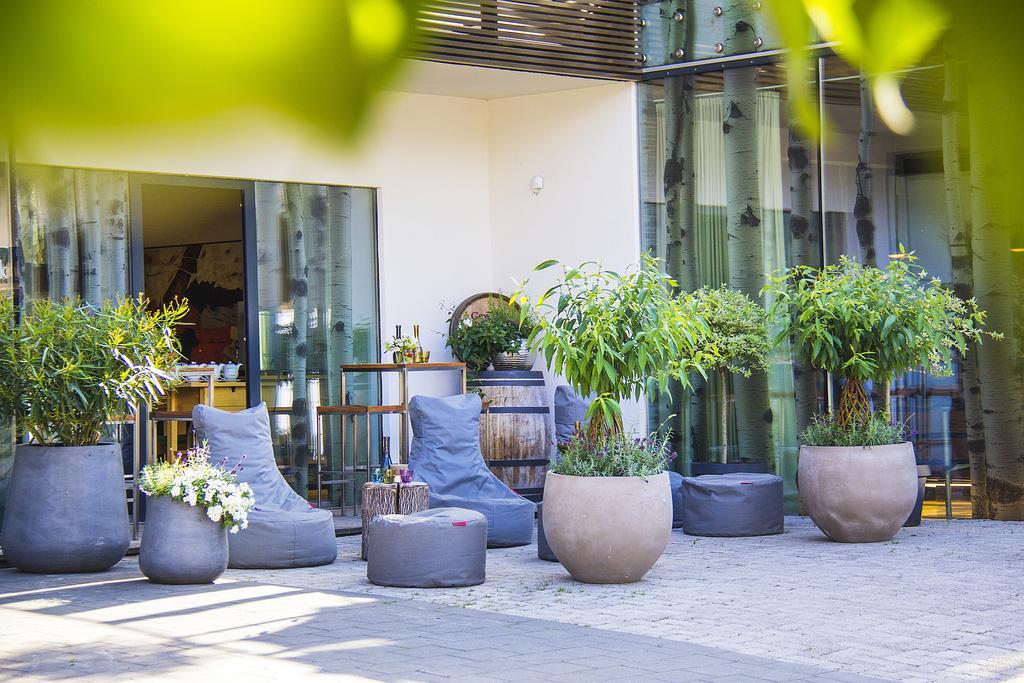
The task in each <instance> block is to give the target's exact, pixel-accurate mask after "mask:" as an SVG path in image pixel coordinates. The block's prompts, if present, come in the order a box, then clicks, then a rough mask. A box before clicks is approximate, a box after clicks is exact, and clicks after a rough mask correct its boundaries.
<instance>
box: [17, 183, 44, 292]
mask: <svg viewBox="0 0 1024 683" xmlns="http://www.w3.org/2000/svg"><path fill="white" fill-rule="evenodd" d="M15 181H16V187H17V200H18V206H17V210H16V211H15V223H16V225H15V228H16V230H15V235H16V236H17V239H18V244H19V247H20V249H21V265H22V267H21V274H20V277H21V286H22V288H23V289H24V292H25V296H24V300H23V304H24V305H25V306H26V310H27V309H28V308H30V307H31V305H32V301H33V300H35V299H37V298H39V297H41V296H45V292H44V290H43V282H42V276H43V266H44V265H45V259H46V246H45V239H44V232H43V229H42V226H40V224H39V219H40V213H41V211H40V206H39V204H40V192H41V190H40V187H39V178H38V177H34V176H33V174H32V173H31V172H30V171H29V170H28V169H27V168H20V169H19V172H18V174H17V176H16V178H15Z"/></svg>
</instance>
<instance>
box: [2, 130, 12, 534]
mask: <svg viewBox="0 0 1024 683" xmlns="http://www.w3.org/2000/svg"><path fill="white" fill-rule="evenodd" d="M7 159H8V150H7V145H6V144H4V143H2V142H0V297H9V296H12V295H13V291H12V288H13V286H14V263H13V261H14V253H13V250H12V249H11V245H12V244H13V237H14V236H13V234H12V232H11V201H10V200H11V186H10V173H9V172H8V166H7ZM13 467H14V421H13V420H11V419H3V418H0V525H3V520H4V504H5V503H6V502H7V486H8V484H9V482H10V480H11V470H12V469H13Z"/></svg>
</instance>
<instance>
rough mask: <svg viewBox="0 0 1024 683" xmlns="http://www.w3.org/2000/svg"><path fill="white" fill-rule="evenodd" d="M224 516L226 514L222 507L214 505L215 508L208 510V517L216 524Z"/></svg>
mask: <svg viewBox="0 0 1024 683" xmlns="http://www.w3.org/2000/svg"><path fill="white" fill-rule="evenodd" d="M222 514H224V508H222V507H221V506H220V505H214V506H213V507H211V508H207V509H206V516H207V517H209V518H210V519H212V520H213V521H214V522H219V521H220V517H221V515H222Z"/></svg>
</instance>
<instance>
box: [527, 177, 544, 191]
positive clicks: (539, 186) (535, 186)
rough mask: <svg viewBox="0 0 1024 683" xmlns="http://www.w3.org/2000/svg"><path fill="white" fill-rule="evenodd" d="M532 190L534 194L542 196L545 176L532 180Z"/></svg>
mask: <svg viewBox="0 0 1024 683" xmlns="http://www.w3.org/2000/svg"><path fill="white" fill-rule="evenodd" d="M530 189H531V190H533V193H534V194H540V191H541V190H543V189H544V176H542V175H535V176H533V178H531V179H530Z"/></svg>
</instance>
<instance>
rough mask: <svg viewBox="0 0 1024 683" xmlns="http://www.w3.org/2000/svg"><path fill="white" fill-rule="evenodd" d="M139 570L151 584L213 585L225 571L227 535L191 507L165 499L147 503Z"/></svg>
mask: <svg viewBox="0 0 1024 683" xmlns="http://www.w3.org/2000/svg"><path fill="white" fill-rule="evenodd" d="M146 504H147V505H146V525H145V527H144V528H143V531H142V545H141V546H140V547H139V569H141V570H142V573H143V574H145V575H146V576H147V577H148V578H149V580H150V581H153V582H154V583H172V584H183V583H213V581H214V580H215V579H216V578H217V577H219V576H220V575H221V574H223V573H224V570H225V569H227V568H228V532H227V529H225V528H224V527H222V526H221V525H220V524H217V523H216V522H212V521H210V518H209V517H207V516H206V509H205V508H201V507H192V506H191V505H188V504H186V503H182V502H180V501H177V500H174V499H173V498H169V497H167V496H154V497H150V498H148V499H147V501H146Z"/></svg>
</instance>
